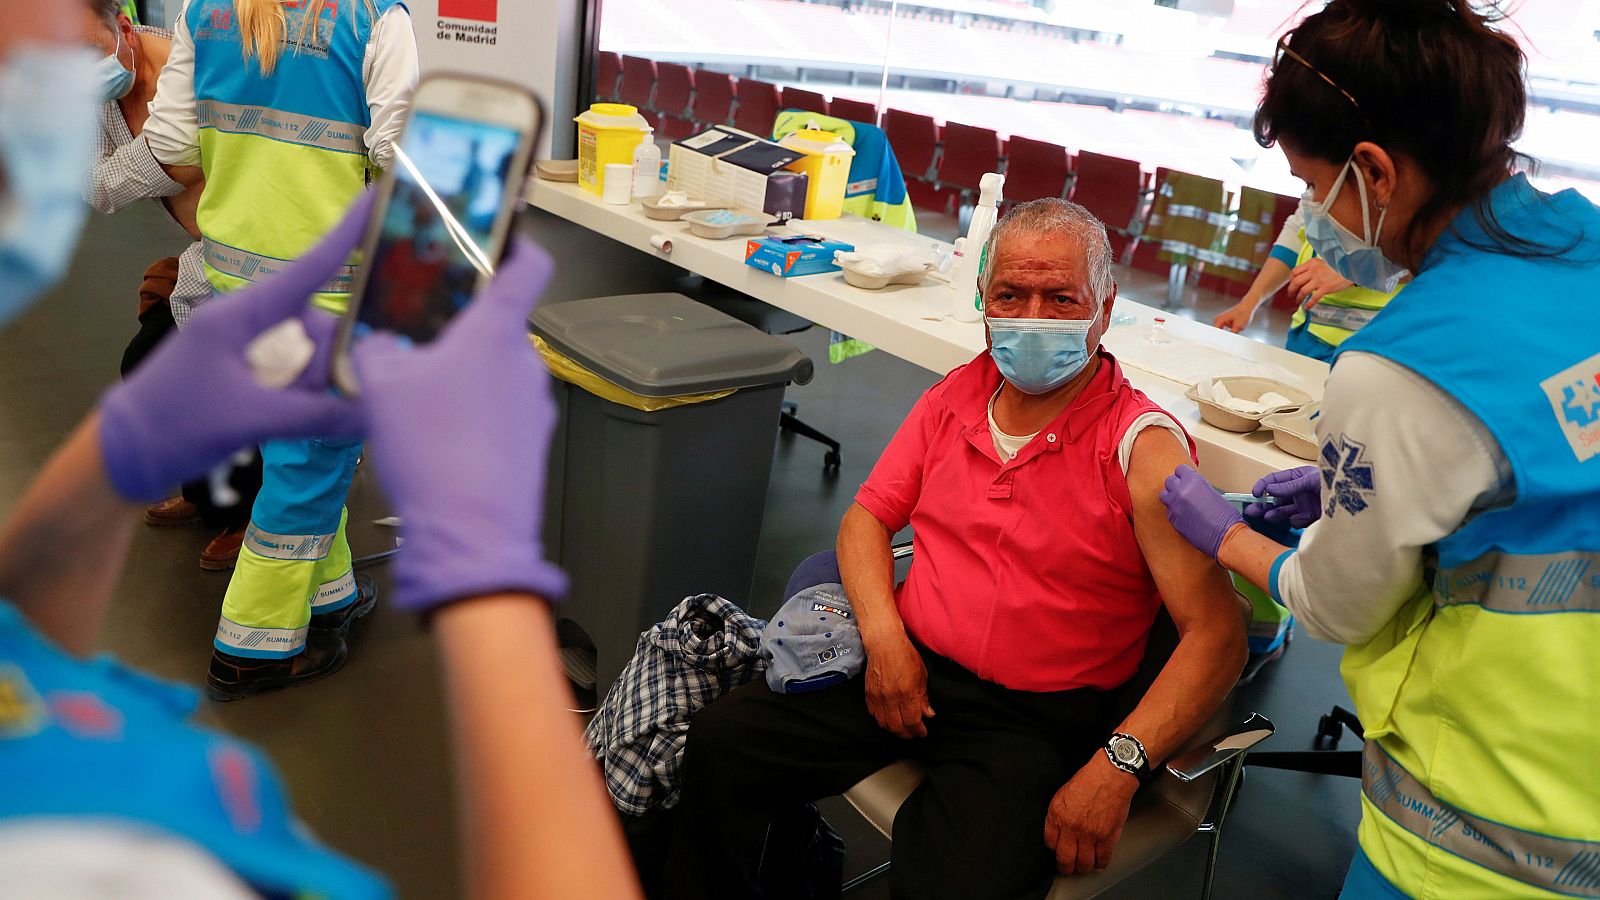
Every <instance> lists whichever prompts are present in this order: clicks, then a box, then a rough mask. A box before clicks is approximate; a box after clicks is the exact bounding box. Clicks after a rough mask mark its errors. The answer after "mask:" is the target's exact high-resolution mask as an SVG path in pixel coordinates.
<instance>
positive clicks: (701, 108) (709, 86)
mask: <svg viewBox="0 0 1600 900" xmlns="http://www.w3.org/2000/svg"><path fill="white" fill-rule="evenodd" d="M693 117H694V120H695V121H696V122H698V123H700V125H701V126H702V127H705V126H709V125H726V124H728V121H729V120H730V119H732V118H733V76H732V75H729V74H727V73H726V72H708V71H706V70H705V69H701V70H699V71H698V72H696V73H695V77H694V110H693Z"/></svg>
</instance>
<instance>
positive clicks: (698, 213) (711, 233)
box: [682, 209, 776, 240]
mask: <svg viewBox="0 0 1600 900" xmlns="http://www.w3.org/2000/svg"><path fill="white" fill-rule="evenodd" d="M718 212H731V213H734V214H735V215H738V216H741V217H742V218H743V221H739V222H727V223H722V224H718V223H715V222H707V221H705V219H706V217H707V216H709V215H711V214H712V213H718ZM682 221H684V222H687V223H689V231H690V233H692V234H695V235H698V236H699V237H703V238H711V239H712V240H722V239H723V238H731V237H741V236H744V235H755V234H766V232H767V226H768V225H771V224H772V223H773V222H774V221H776V219H775V217H774V216H772V215H769V214H768V213H764V212H756V211H754V210H749V209H730V210H720V209H701V210H693V211H690V212H688V213H686V214H685V215H684V216H683V219H682Z"/></svg>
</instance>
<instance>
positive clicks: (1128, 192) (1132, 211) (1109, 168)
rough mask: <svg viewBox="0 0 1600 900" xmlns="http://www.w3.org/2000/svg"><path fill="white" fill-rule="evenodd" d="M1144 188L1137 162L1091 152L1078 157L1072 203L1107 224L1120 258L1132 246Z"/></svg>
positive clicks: (1112, 248)
mask: <svg viewBox="0 0 1600 900" xmlns="http://www.w3.org/2000/svg"><path fill="white" fill-rule="evenodd" d="M1143 189H1144V173H1143V172H1142V171H1140V169H1139V164H1138V163H1137V162H1135V161H1134V160H1131V159H1122V158H1121V157H1117V156H1106V155H1105V154H1103V153H1094V152H1091V151H1088V150H1084V151H1082V152H1080V153H1079V154H1078V168H1077V170H1076V172H1074V178H1073V182H1072V201H1073V202H1074V203H1077V204H1079V205H1081V206H1083V207H1084V208H1085V209H1087V210H1089V212H1091V213H1094V215H1095V217H1096V218H1098V219H1099V220H1100V221H1102V222H1104V223H1105V225H1106V232H1107V234H1108V235H1109V236H1110V238H1111V252H1112V254H1113V255H1115V256H1117V257H1119V258H1120V257H1121V256H1122V251H1123V249H1124V248H1125V247H1126V246H1127V245H1128V236H1129V231H1130V229H1131V228H1132V227H1133V219H1134V216H1136V215H1137V214H1138V212H1139V192H1140V191H1142V190H1143Z"/></svg>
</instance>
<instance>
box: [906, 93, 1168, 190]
mask: <svg viewBox="0 0 1600 900" xmlns="http://www.w3.org/2000/svg"><path fill="white" fill-rule="evenodd" d="M883 130H884V133H885V134H887V135H888V137H889V145H890V146H891V147H893V148H894V155H895V158H896V159H898V160H900V170H901V171H902V172H904V173H905V176H906V179H907V180H908V181H909V180H912V179H918V178H921V179H927V178H931V177H932V176H933V162H934V158H935V156H937V154H938V149H939V126H938V125H936V124H934V121H933V118H932V117H931V116H922V115H918V114H916V113H909V112H905V111H903V110H898V109H891V110H889V111H888V112H887V113H885V114H884V116H883ZM1135 165H1137V163H1135Z"/></svg>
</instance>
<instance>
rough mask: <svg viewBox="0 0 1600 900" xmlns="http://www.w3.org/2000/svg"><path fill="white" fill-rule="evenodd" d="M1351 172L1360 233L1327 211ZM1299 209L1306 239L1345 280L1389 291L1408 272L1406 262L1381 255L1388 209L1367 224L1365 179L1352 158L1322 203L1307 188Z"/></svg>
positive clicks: (1396, 285) (1407, 274)
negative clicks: (1358, 203)
mask: <svg viewBox="0 0 1600 900" xmlns="http://www.w3.org/2000/svg"><path fill="white" fill-rule="evenodd" d="M1351 172H1355V173H1356V189H1357V190H1358V191H1359V192H1360V194H1361V232H1362V233H1361V234H1360V235H1359V236H1358V235H1357V234H1356V233H1355V232H1353V231H1351V230H1350V229H1348V228H1346V227H1344V226H1343V225H1340V224H1339V221H1338V220H1337V219H1335V218H1334V217H1333V216H1332V215H1330V214H1329V212H1328V210H1330V209H1332V208H1333V201H1334V200H1336V199H1338V197H1339V191H1340V190H1341V189H1342V188H1343V187H1344V180H1345V177H1346V176H1347V175H1349V174H1350V173H1351ZM1300 213H1301V217H1302V218H1303V219H1304V221H1305V227H1306V241H1307V242H1308V243H1310V244H1311V249H1312V250H1315V251H1316V253H1317V255H1318V256H1320V257H1322V260H1323V262H1326V263H1327V264H1328V265H1329V266H1330V267H1332V269H1333V270H1334V271H1335V272H1338V273H1339V275H1340V276H1341V277H1343V278H1344V279H1345V280H1346V281H1353V282H1355V283H1356V284H1359V285H1361V286H1362V287H1364V288H1370V289H1372V290H1374V291H1381V292H1383V293H1385V294H1389V293H1393V292H1394V290H1395V288H1397V287H1399V286H1400V280H1401V279H1402V278H1405V277H1407V276H1409V275H1410V274H1411V273H1410V272H1409V271H1407V270H1406V267H1405V266H1402V265H1400V264H1399V263H1397V262H1395V261H1393V260H1391V259H1389V257H1387V256H1384V255H1383V251H1382V250H1380V249H1378V237H1379V235H1381V234H1383V220H1384V218H1385V217H1386V216H1388V215H1389V211H1388V210H1387V209H1383V210H1379V211H1378V225H1377V227H1376V228H1371V227H1370V226H1371V221H1370V219H1369V217H1368V213H1367V180H1366V179H1365V178H1364V177H1362V175H1361V169H1360V167H1358V166H1357V165H1356V164H1355V160H1351V161H1349V162H1347V163H1345V166H1344V168H1343V169H1341V170H1340V171H1339V177H1338V178H1337V179H1335V180H1334V182H1333V187H1331V188H1329V189H1328V195H1327V196H1326V197H1324V198H1323V199H1322V202H1321V203H1318V202H1317V201H1315V200H1313V199H1311V192H1310V191H1309V190H1308V191H1306V192H1305V194H1304V195H1302V196H1301V198H1300Z"/></svg>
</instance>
